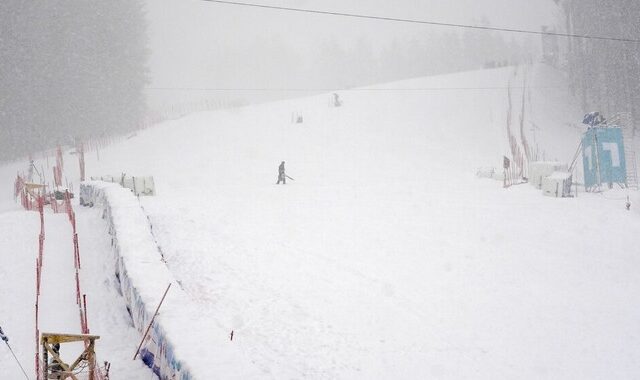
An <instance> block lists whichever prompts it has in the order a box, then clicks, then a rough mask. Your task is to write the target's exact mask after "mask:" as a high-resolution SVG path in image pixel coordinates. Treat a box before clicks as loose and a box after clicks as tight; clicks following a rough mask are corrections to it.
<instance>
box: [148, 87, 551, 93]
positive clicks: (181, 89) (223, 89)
mask: <svg viewBox="0 0 640 380" xmlns="http://www.w3.org/2000/svg"><path fill="white" fill-rule="evenodd" d="M553 88H563V87H557V86H540V87H528V86H527V87H523V86H512V87H507V86H495V87H415V88H410V87H409V88H401V87H398V88H382V87H379V88H223V87H219V88H216V87H147V88H145V90H148V91H221V92H222V91H248V92H251V91H255V92H270V91H271V92H278V91H282V92H286V91H290V92H312V91H323V92H368V91H371V92H384V91H474V90H487V91H490V90H509V89H511V90H521V89H553Z"/></svg>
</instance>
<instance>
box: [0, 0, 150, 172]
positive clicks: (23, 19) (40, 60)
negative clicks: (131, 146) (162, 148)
mask: <svg viewBox="0 0 640 380" xmlns="http://www.w3.org/2000/svg"><path fill="white" fill-rule="evenodd" d="M145 28H146V24H145V19H144V10H143V2H142V0H109V1H73V2H71V1H65V0H47V1H23V0H3V1H1V2H0V57H1V59H0V88H1V90H0V160H6V159H10V158H16V157H21V156H25V155H27V154H30V153H34V152H37V151H40V150H43V149H47V148H50V147H52V146H54V145H56V144H63V145H69V144H73V143H74V142H75V141H76V139H85V138H88V137H92V136H102V135H105V134H107V133H114V132H115V133H118V132H124V131H126V130H130V129H132V128H134V127H136V126H137V125H138V124H139V123H140V121H141V119H142V118H143V117H144V115H145V98H144V94H143V89H144V86H145V85H146V83H147V68H146V61H147V56H148V51H147V42H146V34H145V33H146V31H145Z"/></svg>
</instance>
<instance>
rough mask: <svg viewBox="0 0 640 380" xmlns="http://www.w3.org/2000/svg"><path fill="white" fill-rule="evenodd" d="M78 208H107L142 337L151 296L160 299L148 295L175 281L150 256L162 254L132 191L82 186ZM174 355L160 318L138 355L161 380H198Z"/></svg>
mask: <svg viewBox="0 0 640 380" xmlns="http://www.w3.org/2000/svg"><path fill="white" fill-rule="evenodd" d="M115 199H117V200H116V201H114V200H115ZM80 204H82V205H85V206H96V207H101V208H103V218H104V219H105V220H106V221H107V223H108V225H109V234H110V235H111V236H112V246H113V250H114V254H115V256H114V259H115V261H116V273H115V276H116V279H117V280H118V281H119V285H120V291H121V292H122V295H123V297H124V299H125V301H126V304H127V308H128V311H129V314H130V316H131V319H132V321H133V324H134V326H135V327H136V329H138V331H139V332H140V333H141V334H142V331H143V330H144V329H145V328H146V326H147V325H148V323H149V322H150V320H151V318H152V317H153V315H152V314H153V310H154V304H157V302H158V300H157V299H155V298H154V297H153V296H155V295H157V296H160V295H161V294H155V293H151V294H150V293H149V292H150V291H151V292H154V291H155V292H157V293H160V291H161V289H162V287H166V285H168V284H169V283H171V282H173V281H174V279H173V278H172V277H171V275H170V274H169V272H168V270H167V268H166V266H165V265H164V264H163V263H162V262H161V261H160V260H159V259H158V260H155V261H153V260H149V256H154V255H155V256H157V255H158V251H157V246H156V245H155V243H154V242H153V239H152V235H151V232H150V231H149V227H148V225H147V220H146V216H145V215H144V213H143V212H142V210H141V209H140V207H139V204H138V201H137V199H136V198H135V197H134V196H133V195H132V193H131V191H130V190H128V189H124V188H122V187H121V186H120V185H118V184H113V183H104V182H84V183H83V184H81V185H80ZM132 272H133V273H132ZM148 273H154V276H153V278H152V279H151V281H149V280H150V279H147V280H143V278H144V277H145V274H148ZM176 288H177V287H176ZM173 292H180V290H179V289H174V290H173ZM174 352H175V349H174V345H173V344H172V342H171V340H170V339H169V337H168V336H167V333H166V332H165V330H164V329H163V327H162V324H161V322H159V321H158V320H156V321H155V322H154V324H153V326H152V328H151V330H150V333H149V335H148V337H147V341H146V342H145V344H144V345H143V348H142V350H141V351H140V353H141V355H140V357H141V358H142V360H143V361H144V363H145V364H146V365H147V366H148V367H150V368H151V369H152V371H153V372H154V373H155V374H156V375H158V376H159V377H160V378H161V379H179V380H191V379H194V378H195V377H194V376H193V374H192V371H191V370H190V369H189V366H188V365H187V364H186V363H185V362H184V361H183V360H181V359H179V358H178V357H177V356H176V355H175V354H174Z"/></svg>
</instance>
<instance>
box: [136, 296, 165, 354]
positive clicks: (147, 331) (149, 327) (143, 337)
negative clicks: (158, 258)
mask: <svg viewBox="0 0 640 380" xmlns="http://www.w3.org/2000/svg"><path fill="white" fill-rule="evenodd" d="M169 288H171V284H169V286H167V290H165V291H164V295H163V296H162V299H161V300H160V303H159V304H158V307H157V308H156V312H155V313H153V317H152V318H151V321H150V322H149V326H147V330H146V331H145V332H144V335H143V336H142V340H141V341H140V344H139V345H138V349H137V350H136V354H135V355H133V360H136V358H137V357H138V353H139V352H140V348H141V347H142V344H143V343H144V340H145V338H146V337H147V334H148V333H149V329H151V325H152V324H153V320H154V319H156V316H157V315H158V311H159V310H160V306H162V303H163V302H164V297H166V296H167V293H168V292H169Z"/></svg>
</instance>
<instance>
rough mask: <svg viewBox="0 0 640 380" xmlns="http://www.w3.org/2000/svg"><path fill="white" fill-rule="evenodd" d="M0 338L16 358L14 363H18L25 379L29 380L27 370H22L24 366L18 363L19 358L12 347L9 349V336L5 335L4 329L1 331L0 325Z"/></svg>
mask: <svg viewBox="0 0 640 380" xmlns="http://www.w3.org/2000/svg"><path fill="white" fill-rule="evenodd" d="M0 339H2V340H3V341H4V343H5V344H6V345H7V347H8V348H9V351H11V355H13V358H14V359H15V360H16V363H18V366H20V369H21V370H22V373H23V374H24V377H26V378H27V380H29V376H28V375H27V372H26V371H25V370H24V367H22V364H20V360H18V357H17V356H16V354H15V353H14V352H13V349H11V346H10V345H9V338H8V337H7V336H6V335H5V333H4V331H2V327H0Z"/></svg>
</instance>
